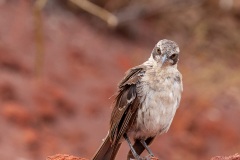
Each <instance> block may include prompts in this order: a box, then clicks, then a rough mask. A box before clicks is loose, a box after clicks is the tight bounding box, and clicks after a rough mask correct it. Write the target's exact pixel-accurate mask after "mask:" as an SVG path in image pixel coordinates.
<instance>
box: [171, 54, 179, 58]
mask: <svg viewBox="0 0 240 160" xmlns="http://www.w3.org/2000/svg"><path fill="white" fill-rule="evenodd" d="M177 56H178V55H177V54H172V55H171V56H170V59H175V58H177Z"/></svg>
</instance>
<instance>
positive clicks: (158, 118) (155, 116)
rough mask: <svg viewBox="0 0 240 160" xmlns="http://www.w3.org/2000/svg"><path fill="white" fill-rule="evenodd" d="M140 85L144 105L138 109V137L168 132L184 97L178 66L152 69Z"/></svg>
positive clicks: (144, 76)
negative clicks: (163, 69)
mask: <svg viewBox="0 0 240 160" xmlns="http://www.w3.org/2000/svg"><path fill="white" fill-rule="evenodd" d="M153 71H154V72H153ZM156 71H157V72H156ZM137 88H138V90H137V92H138V95H139V97H140V101H141V104H142V106H141V108H140V109H139V110H138V113H137V119H136V125H135V126H136V127H135V133H134V137H135V138H139V137H141V138H143V137H154V136H156V135H157V134H161V133H164V132H167V131H168V129H169V127H170V125H171V123H172V120H173V117H174V115H175V112H176V109H177V108H178V105H179V102H180V98H181V94H180V93H181V91H182V81H181V75H180V73H179V72H178V70H177V69H175V68H174V69H172V68H171V69H169V70H168V69H165V71H164V72H163V71H161V70H160V71H158V70H156V69H154V70H148V71H147V72H146V73H145V74H144V75H143V77H142V79H141V82H140V83H139V84H138V86H137Z"/></svg>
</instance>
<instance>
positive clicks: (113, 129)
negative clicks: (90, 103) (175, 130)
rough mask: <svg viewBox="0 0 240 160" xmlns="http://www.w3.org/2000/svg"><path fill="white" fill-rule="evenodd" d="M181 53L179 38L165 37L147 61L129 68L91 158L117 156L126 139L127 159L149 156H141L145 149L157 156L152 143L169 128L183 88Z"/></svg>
mask: <svg viewBox="0 0 240 160" xmlns="http://www.w3.org/2000/svg"><path fill="white" fill-rule="evenodd" d="M179 53H180V50H179V47H178V45H177V43H176V42H174V41H171V40H168V39H162V40H160V41H158V43H157V44H156V45H155V47H154V48H153V50H152V52H151V54H150V57H149V58H148V60H147V61H145V62H144V63H142V64H141V65H138V66H135V67H133V68H131V69H129V70H128V71H127V72H126V74H125V77H124V78H123V79H122V80H121V81H120V83H119V85H118V91H117V93H116V97H115V100H114V102H113V110H112V113H111V118H110V128H109V131H108V133H107V136H106V137H105V139H103V142H102V144H101V146H100V147H99V149H98V150H97V152H96V153H95V154H94V156H93V158H92V160H114V159H115V158H116V155H117V152H118V150H119V148H120V146H121V144H122V143H123V141H124V140H126V141H127V143H128V145H129V148H130V150H129V152H128V154H127V159H128V160H130V159H137V160H144V159H147V158H146V157H141V156H140V155H141V153H142V152H143V151H144V150H146V151H147V152H148V153H149V155H148V156H150V157H154V154H153V152H152V151H151V149H150V148H149V145H150V144H151V143H152V142H153V140H154V139H155V137H156V136H157V135H161V134H163V133H166V132H167V131H168V130H169V127H170V125H171V123H172V121H173V118H174V115H175V113H176V110H177V109H178V107H179V103H180V100H181V94H182V92H183V84H182V74H181V73H180V72H179V71H178V69H177V64H178V61H179ZM131 139H132V140H133V141H134V144H132V142H131Z"/></svg>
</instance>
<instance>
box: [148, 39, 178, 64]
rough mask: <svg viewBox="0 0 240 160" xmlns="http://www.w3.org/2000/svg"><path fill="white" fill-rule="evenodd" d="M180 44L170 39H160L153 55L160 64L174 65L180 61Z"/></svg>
mask: <svg viewBox="0 0 240 160" xmlns="http://www.w3.org/2000/svg"><path fill="white" fill-rule="evenodd" d="M179 52H180V50H179V47H178V45H177V44H176V43H175V42H173V41H170V40H167V39H163V40H160V41H159V42H158V43H157V44H156V46H155V47H154V49H153V51H152V55H151V57H152V58H153V60H154V61H155V62H156V63H157V65H158V66H173V65H176V64H177V62H178V55H179Z"/></svg>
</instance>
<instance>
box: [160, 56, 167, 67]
mask: <svg viewBox="0 0 240 160" xmlns="http://www.w3.org/2000/svg"><path fill="white" fill-rule="evenodd" d="M166 60H167V55H166V54H164V55H163V56H162V58H161V61H162V65H163V64H164V63H165V62H166Z"/></svg>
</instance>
